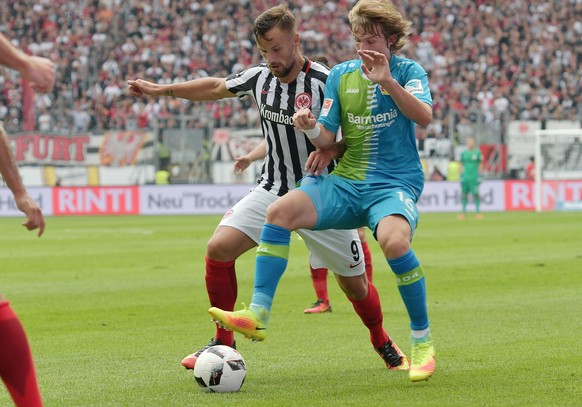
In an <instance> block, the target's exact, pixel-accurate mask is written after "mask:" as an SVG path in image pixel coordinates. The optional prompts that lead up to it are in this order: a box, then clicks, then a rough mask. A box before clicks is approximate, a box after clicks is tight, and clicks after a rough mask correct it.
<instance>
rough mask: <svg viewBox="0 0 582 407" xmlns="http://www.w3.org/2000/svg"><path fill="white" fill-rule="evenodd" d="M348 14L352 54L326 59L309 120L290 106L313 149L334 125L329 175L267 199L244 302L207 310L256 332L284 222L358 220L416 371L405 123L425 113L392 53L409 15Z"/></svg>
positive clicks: (415, 177) (420, 278) (415, 183)
mask: <svg viewBox="0 0 582 407" xmlns="http://www.w3.org/2000/svg"><path fill="white" fill-rule="evenodd" d="M348 18H349V23H350V29H351V31H352V35H353V37H354V40H355V44H356V49H357V52H358V55H359V57H360V59H356V60H351V61H347V62H344V63H341V64H338V65H336V66H335V67H333V68H332V70H331V72H330V75H329V77H328V80H327V82H326V89H325V95H324V102H323V107H322V110H321V113H320V115H319V118H318V119H316V117H315V116H314V115H313V113H312V112H311V111H310V110H309V109H300V110H298V111H297V113H295V115H294V124H295V126H296V127H298V128H300V129H302V130H303V131H304V132H305V134H306V135H307V137H309V138H310V139H311V141H312V143H313V144H314V145H315V146H316V147H318V148H321V149H325V148H328V147H330V146H331V145H332V144H333V142H334V140H335V137H336V133H337V132H338V131H339V130H340V128H341V132H342V134H343V140H344V141H345V152H344V154H343V156H342V158H341V160H340V162H339V165H338V166H336V168H335V169H334V171H333V172H332V173H331V174H330V175H323V176H310V177H307V178H305V179H304V181H303V182H302V184H301V186H300V187H299V188H297V189H295V190H293V191H291V192H289V193H288V194H287V195H285V196H284V197H282V198H281V199H279V200H277V201H276V202H274V203H273V204H271V205H270V206H269V208H268V210H267V221H266V224H265V226H264V228H263V232H262V235H261V243H260V245H259V248H258V249H257V258H256V267H255V289H254V292H253V298H252V301H251V305H250V309H249V310H243V311H237V312H230V313H226V312H223V311H222V310H217V309H210V310H209V312H210V314H211V315H212V316H213V318H215V319H217V320H218V321H219V322H220V323H223V324H224V325H225V326H227V327H228V328H230V329H233V330H235V331H238V332H241V333H243V334H245V335H246V336H249V337H251V338H253V337H263V338H264V329H265V328H266V321H267V320H268V316H267V315H268V314H267V315H265V314H266V313H268V311H269V310H270V308H271V303H272V300H273V296H274V292H275V288H276V286H277V284H278V282H279V279H280V277H281V275H282V274H283V272H284V270H285V268H286V266H287V257H288V254H287V253H288V245H289V243H288V242H289V235H290V233H291V231H292V230H296V229H300V228H306V229H315V230H323V229H330V228H338V229H344V228H345V229H350V228H357V227H360V226H367V227H369V228H370V229H371V230H372V232H373V235H374V237H375V238H376V240H377V241H378V243H379V244H380V247H381V248H382V251H383V252H384V255H385V257H386V260H387V262H388V264H389V266H390V268H391V269H392V271H393V272H394V274H395V276H396V283H397V285H398V289H399V291H400V294H401V297H402V300H403V302H404V304H405V306H406V309H407V311H408V315H409V317H410V327H411V330H412V358H411V367H410V371H409V376H410V379H411V380H412V381H420V380H426V379H428V378H429V377H431V376H432V374H433V373H434V369H435V361H434V347H433V343H432V337H431V334H430V331H429V319H428V312H427V304H426V286H425V273H424V269H423V267H422V266H421V264H420V261H419V260H418V259H417V257H416V254H415V253H414V251H413V250H412V248H411V240H412V237H413V234H414V230H415V229H416V225H417V222H418V211H417V208H416V202H417V201H418V198H419V197H420V194H421V192H422V190H423V187H424V173H423V169H422V165H421V162H420V158H419V155H418V151H417V148H416V139H415V130H414V127H415V125H416V124H418V125H421V126H426V125H428V124H429V123H430V122H431V120H432V98H431V96H430V92H429V86H428V80H427V74H426V72H425V71H424V69H423V68H422V67H421V66H420V65H419V64H418V63H416V62H415V61H413V60H410V59H407V58H403V57H400V56H397V55H394V53H395V52H397V51H399V50H400V49H402V47H403V46H404V45H405V42H406V37H407V35H408V30H409V28H410V25H411V23H410V22H409V21H407V20H405V19H404V18H403V17H402V15H401V14H400V12H399V11H398V9H397V8H396V7H395V6H394V5H393V4H392V3H391V2H390V1H387V0H360V1H358V2H357V3H356V4H355V6H354V7H353V8H352V10H351V11H350V13H349V16H348ZM254 329H260V330H261V331H260V333H261V335H255V334H254V332H253V330H254Z"/></svg>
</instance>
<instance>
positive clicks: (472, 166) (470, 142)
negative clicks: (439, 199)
mask: <svg viewBox="0 0 582 407" xmlns="http://www.w3.org/2000/svg"><path fill="white" fill-rule="evenodd" d="M482 163H483V155H482V154H481V151H480V150H479V149H478V148H476V147H475V139H473V138H472V137H469V138H468V139H467V149H466V150H465V151H463V152H462V154H461V207H462V213H461V214H459V216H458V218H459V219H465V216H466V214H467V202H468V198H469V194H471V195H473V201H474V202H475V218H477V219H482V218H483V215H482V214H481V212H480V209H479V208H480V205H481V197H480V196H479V185H480V184H481V169H482Z"/></svg>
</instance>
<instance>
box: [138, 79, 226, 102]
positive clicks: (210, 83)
mask: <svg viewBox="0 0 582 407" xmlns="http://www.w3.org/2000/svg"><path fill="white" fill-rule="evenodd" d="M127 85H128V90H129V93H131V94H132V95H133V96H136V97H141V96H144V95H146V96H170V97H176V98H181V99H188V100H192V101H212V100H219V99H225V98H232V97H235V96H236V95H235V94H234V93H231V92H230V91H229V90H228V89H227V88H226V79H225V78H199V79H193V80H191V81H187V82H181V83H171V84H159V83H154V82H149V81H146V80H143V79H136V80H128V81H127Z"/></svg>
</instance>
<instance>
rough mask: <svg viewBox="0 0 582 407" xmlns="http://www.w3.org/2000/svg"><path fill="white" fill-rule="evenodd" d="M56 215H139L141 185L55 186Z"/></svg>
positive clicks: (54, 204) (54, 209) (54, 203)
mask: <svg viewBox="0 0 582 407" xmlns="http://www.w3.org/2000/svg"><path fill="white" fill-rule="evenodd" d="M52 199H53V214H54V215H137V214H139V213H140V202H139V187H136V186H130V187H70V188H67V187H61V188H53V196H52Z"/></svg>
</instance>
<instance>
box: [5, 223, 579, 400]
mask: <svg viewBox="0 0 582 407" xmlns="http://www.w3.org/2000/svg"><path fill="white" fill-rule="evenodd" d="M218 220H219V217H217V216H198V217H195V216H182V217H178V216H176V217H154V216H152V217H69V218H48V222H47V223H48V224H47V229H46V232H45V236H43V237H42V238H41V239H37V238H36V236H35V235H34V233H27V232H26V231H25V229H24V228H22V227H21V226H20V225H19V223H20V219H14V218H13V219H0V227H1V230H2V235H0V245H1V249H0V256H1V265H0V267H1V272H0V292H2V293H3V294H4V295H5V296H6V297H8V299H10V301H11V303H12V305H13V308H14V310H15V311H16V312H17V313H18V315H19V316H20V318H21V320H22V322H23V324H24V326H25V328H26V330H27V332H28V335H29V340H30V342H31V345H32V349H33V353H34V357H35V361H36V368H37V374H38V379H39V383H40V386H41V390H42V393H43V396H44V400H45V403H46V405H47V406H207V405H208V406H209V405H212V406H237V407H238V406H253V407H257V406H274V405H277V406H286V405H288V406H330V405H338V406H380V405H408V406H410V405H412V406H445V405H446V406H466V405H471V406H472V405H479V406H500V405H504V406H505V405H510V406H524V405H527V406H532V405H539V406H549V405H556V406H558V405H559V406H563V405H575V404H577V403H580V400H582V385H581V382H580V377H582V357H581V356H580V355H582V341H581V340H580V328H581V327H582V316H581V313H580V306H581V295H580V287H581V286H582V272H581V270H582V233H581V232H580V231H581V225H582V213H579V212H562V213H542V214H537V213H532V212H525V213H517V212H510V213H485V219H482V220H476V219H473V218H472V217H471V216H469V217H468V219H466V220H463V221H461V220H457V219H456V218H455V214H422V215H421V219H420V224H419V229H418V230H417V232H416V236H415V238H414V242H413V248H414V249H415V251H416V253H417V255H418V257H419V259H420V260H421V262H422V263H423V265H424V267H425V270H426V273H427V283H428V296H429V313H430V318H431V324H432V332H433V338H434V341H435V345H436V352H437V353H436V357H437V371H436V373H435V375H434V377H433V378H432V379H431V380H430V381H429V382H423V383H411V382H410V381H409V380H408V378H407V375H406V373H403V372H394V371H388V370H387V369H386V368H385V365H384V363H383V362H382V360H381V359H380V358H379V357H378V355H377V354H376V353H375V352H374V351H373V349H372V347H371V345H370V343H369V340H368V334H367V330H366V329H365V328H364V326H363V325H362V324H361V323H360V321H359V319H358V317H357V316H356V314H355V313H354V311H353V309H352V307H351V304H350V303H349V302H348V301H347V299H346V298H345V297H344V296H343V294H342V293H341V292H340V290H339V288H338V287H337V284H336V283H335V281H334V279H333V278H332V276H331V275H330V276H329V290H330V298H331V302H332V306H333V312H332V313H327V314H323V315H304V314H303V309H304V308H306V307H307V306H308V305H310V304H311V303H312V302H314V300H315V296H314V291H313V288H312V285H311V280H310V276H309V271H308V267H307V251H306V249H305V247H304V245H303V243H302V242H301V241H300V240H299V239H297V238H295V236H294V237H293V240H292V241H293V244H292V247H291V254H290V256H291V257H290V263H289V268H288V269H287V272H286V273H285V275H284V276H283V279H282V281H281V284H280V286H279V289H278V292H277V297H276V299H275V303H274V307H273V310H272V314H271V324H270V326H269V332H268V337H267V340H266V341H265V342H263V343H251V342H249V341H245V340H244V339H243V338H242V337H237V340H238V348H239V350H240V352H241V353H242V355H243V356H244V358H245V360H246V362H247V366H248V375H247V379H246V382H245V384H244V386H243V388H242V390H241V391H240V392H239V393H235V394H206V393H202V392H200V391H199V390H198V389H197V386H196V383H195V381H194V378H193V375H192V373H191V371H186V370H184V369H183V368H182V367H181V366H180V360H181V358H182V357H183V356H184V355H186V354H188V353H190V352H192V351H194V350H197V348H199V347H200V346H201V345H203V344H205V343H207V342H208V340H209V339H210V337H211V336H212V335H213V332H214V329H213V325H212V324H211V322H210V318H209V316H208V314H207V309H208V307H209V305H208V299H207V296H206V291H205V288H204V249H205V243H206V241H207V240H208V238H209V237H210V235H211V234H212V232H213V230H214V227H215V226H216V224H217V222H218ZM369 240H370V247H371V249H372V256H373V262H374V282H375V284H376V285H377V287H378V290H379V292H380V295H381V298H382V304H383V308H384V314H385V326H386V328H387V329H388V331H389V332H390V334H391V335H392V336H393V338H394V340H395V341H396V342H397V343H398V344H399V346H400V348H401V349H402V350H403V351H404V352H405V353H407V354H409V353H410V344H409V340H408V328H407V325H408V318H407V316H406V313H405V310H404V307H403V305H402V302H401V300H400V298H399V295H398V291H397V289H396V284H395V282H394V279H393V276H392V273H391V272H390V271H389V269H388V267H387V265H386V261H385V259H383V258H382V255H381V252H380V250H379V249H378V246H377V244H376V242H375V241H374V240H373V239H372V237H371V235H370V234H369ZM253 265H254V254H253V253H252V252H250V253H247V254H246V255H244V256H243V257H242V258H241V259H240V260H239V262H238V264H237V270H238V281H239V304H240V302H241V301H245V302H247V303H248V301H249V300H250V296H251V292H252V278H253ZM0 346H1V344H0ZM0 405H1V406H4V405H10V401H9V397H8V394H7V392H6V391H0Z"/></svg>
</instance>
